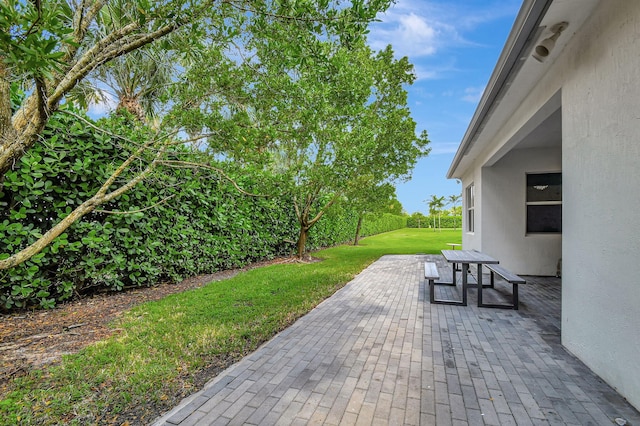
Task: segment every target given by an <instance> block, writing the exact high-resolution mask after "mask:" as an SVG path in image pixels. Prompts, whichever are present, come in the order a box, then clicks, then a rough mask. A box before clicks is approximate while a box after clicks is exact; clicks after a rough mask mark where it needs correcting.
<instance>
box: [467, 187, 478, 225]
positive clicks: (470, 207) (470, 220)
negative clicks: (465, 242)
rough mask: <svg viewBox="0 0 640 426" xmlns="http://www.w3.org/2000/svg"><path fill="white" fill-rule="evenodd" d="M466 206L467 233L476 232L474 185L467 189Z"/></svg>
mask: <svg viewBox="0 0 640 426" xmlns="http://www.w3.org/2000/svg"><path fill="white" fill-rule="evenodd" d="M465 192H466V205H467V232H473V231H474V230H475V219H474V205H475V198H476V195H475V189H474V186H473V183H472V184H471V185H469V186H467V189H466V191H465Z"/></svg>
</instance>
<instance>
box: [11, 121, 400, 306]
mask: <svg viewBox="0 0 640 426" xmlns="http://www.w3.org/2000/svg"><path fill="white" fill-rule="evenodd" d="M131 123H132V121H131V117H129V116H128V115H126V114H122V115H114V116H112V117H111V118H109V119H103V120H102V121H101V123H100V125H101V127H102V128H103V129H108V130H109V131H110V132H111V134H119V135H126V136H127V138H125V139H123V138H121V137H119V138H114V137H112V136H109V135H108V134H105V133H103V132H99V131H97V130H95V129H94V128H92V127H90V126H86V125H81V124H80V122H78V120H77V119H76V117H75V116H70V115H62V114H58V115H56V117H53V118H52V119H51V120H50V122H49V126H48V127H47V129H46V130H45V132H44V135H45V136H46V140H45V141H44V142H43V143H42V144H41V145H39V146H37V147H34V149H32V150H31V151H30V152H29V153H27V154H26V155H24V156H23V157H22V158H21V160H20V167H19V168H16V169H15V170H13V171H11V172H10V173H8V174H7V175H6V179H5V181H4V182H3V185H2V187H0V188H1V189H0V259H2V258H6V257H8V256H9V253H11V252H12V251H14V250H15V249H19V248H20V247H22V246H24V245H28V244H30V243H31V242H32V241H34V240H35V239H37V238H39V236H40V235H41V234H42V233H44V232H46V230H47V229H48V228H49V227H51V225H52V223H54V222H55V221H56V220H58V219H59V218H60V217H63V216H65V215H66V214H68V213H69V212H70V211H71V210H72V209H74V208H75V207H76V206H77V205H78V204H80V203H82V202H83V201H84V199H85V198H87V197H89V196H90V194H92V193H94V192H95V191H96V190H97V187H98V185H99V182H101V181H103V180H104V179H105V176H108V175H109V174H110V173H111V170H112V169H113V167H114V164H117V163H118V162H119V159H118V156H128V155H129V152H130V151H131V150H132V149H134V148H135V145H136V143H135V141H136V140H144V139H146V138H148V137H149V135H148V133H146V132H147V131H145V130H143V128H140V127H136V126H132V125H131ZM126 144H129V145H130V146H126ZM181 150H182V151H184V152H182V153H181V154H180V155H181V156H182V157H183V158H186V156H191V157H194V160H198V161H200V160H199V159H198V158H197V157H199V156H200V155H201V153H199V152H198V151H193V152H189V150H188V149H187V148H181ZM220 166H221V167H224V168H225V169H226V170H227V171H228V174H229V175H231V176H232V177H233V178H234V182H235V184H237V185H238V186H239V187H241V188H244V189H245V190H248V191H251V192H254V193H257V194H265V193H271V194H273V195H271V196H269V197H262V196H257V197H256V196H249V195H246V194H243V193H241V192H239V191H238V190H237V189H236V188H235V186H234V185H233V184H232V183H231V182H230V181H229V180H227V179H225V178H223V177H221V176H220V175H219V174H218V173H215V172H209V171H207V170H204V169H201V168H195V169H194V168H174V167H168V168H158V169H157V170H156V172H155V173H154V174H153V175H151V176H150V177H149V179H148V181H147V183H146V184H145V185H143V186H140V187H139V189H137V190H136V191H132V192H129V193H126V194H123V195H122V196H121V197H120V198H119V199H118V200H114V201H111V202H109V203H107V204H105V205H103V206H101V207H102V208H101V209H99V210H94V211H93V212H92V213H90V214H88V215H87V216H85V218H84V219H83V220H80V221H77V222H75V223H74V224H73V225H72V226H71V227H70V228H69V229H68V230H67V231H66V232H65V233H64V234H63V235H61V237H59V238H57V239H56V240H54V242H53V243H52V244H51V245H49V246H48V247H45V248H44V249H43V251H42V252H41V253H40V254H39V255H37V256H35V257H33V258H31V259H30V260H29V261H27V262H25V263H23V264H22V265H19V266H18V267H15V268H11V269H8V270H5V271H2V272H0V283H1V284H0V302H1V303H2V309H16V308H24V307H27V306H34V305H35V306H40V307H45V308H47V307H53V306H54V305H55V304H56V303H57V302H59V301H62V300H66V299H68V298H70V297H72V296H73V295H74V294H82V293H86V292H88V291H96V290H110V291H117V290H121V289H123V288H129V287H135V286H141V285H154V284H156V283H157V282H159V281H163V280H166V281H177V280H180V279H181V278H184V277H187V276H193V275H197V274H201V273H211V272H214V271H217V270H220V269H228V268H234V267H239V266H242V265H245V264H247V263H249V262H253V261H256V260H262V259H270V258H273V257H276V256H280V255H288V254H290V253H291V250H292V249H293V243H292V241H293V240H294V239H295V235H296V228H297V221H296V218H295V216H294V212H293V210H292V209H291V198H290V195H288V194H286V191H285V192H284V193H282V192H281V191H279V190H278V188H286V187H287V185H288V184H287V182H285V181H283V179H284V176H282V175H278V174H276V175H274V174H272V173H271V172H269V171H268V170H265V169H259V168H255V167H251V166H248V165H243V164H239V163H229V162H227V163H225V164H222V165H220ZM131 173H135V170H131ZM127 178H128V177H127V176H126V175H125V176H123V177H122V179H123V180H126V179H127ZM149 206H153V208H148V207H149ZM122 212H125V213H126V212H128V214H119V213H122ZM382 219H383V222H385V221H388V220H387V219H385V218H384V217H383V218H382ZM369 220H370V222H371V226H372V228H373V229H374V230H373V231H372V232H384V231H388V230H390V229H394V228H392V227H389V226H387V225H384V224H380V225H374V224H375V223H377V222H376V216H372V217H371V218H370V219H369ZM356 222H357V215H356V213H355V212H354V211H353V210H352V209H350V206H348V205H344V206H341V207H339V208H335V209H333V211H332V212H331V213H330V214H328V215H327V217H326V218H325V220H323V221H322V223H321V226H320V227H319V228H318V229H317V231H316V232H314V233H313V234H312V237H311V242H310V245H311V246H312V247H314V248H319V247H325V246H333V245H335V244H338V243H341V242H344V241H347V240H348V239H350V238H351V236H352V234H353V230H354V229H355V226H356Z"/></svg>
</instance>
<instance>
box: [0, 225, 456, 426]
mask: <svg viewBox="0 0 640 426" xmlns="http://www.w3.org/2000/svg"><path fill="white" fill-rule="evenodd" d="M460 240H461V234H460V231H457V232H454V231H446V230H445V231H443V232H442V233H437V234H434V233H433V232H430V231H429V230H425V229H421V230H418V229H401V230H398V231H394V232H388V233H385V234H381V235H379V236H376V237H369V238H366V239H364V240H363V241H362V244H361V245H359V246H340V247H334V248H331V249H328V250H323V251H320V252H317V253H315V255H316V256H318V257H321V258H323V259H324V260H323V261H322V262H319V263H311V264H301V263H297V264H291V263H288V264H280V265H273V266H269V267H265V268H260V269H254V270H251V271H248V272H246V273H242V274H240V275H238V276H236V277H235V278H233V279H229V280H226V281H220V282H214V283H211V284H209V285H208V286H206V287H204V288H202V289H198V290H194V291H189V292H185V293H182V294H177V295H173V296H170V297H168V298H166V299H164V300H161V301H158V302H152V303H147V304H144V305H141V306H139V307H137V308H135V309H133V310H132V311H131V312H129V313H128V314H127V315H126V316H125V317H124V318H122V320H120V321H119V322H118V323H117V324H114V327H117V328H118V329H119V330H121V331H120V333H118V334H116V335H114V336H113V337H111V338H109V339H108V340H106V341H104V342H101V343H99V344H97V345H94V346H90V347H88V348H86V349H85V350H83V351H82V352H80V353H79V354H77V355H71V356H68V357H65V358H64V360H63V361H62V363H61V365H59V366H56V367H49V368H47V369H45V370H43V371H34V372H30V373H29V374H28V375H26V376H24V377H21V378H17V379H14V380H13V381H12V382H11V383H9V387H10V390H9V392H8V393H7V394H6V395H5V396H4V397H3V398H4V399H3V400H2V401H0V423H2V424H23V425H35V424H38V425H46V424H62V423H69V422H75V423H78V424H105V423H109V422H115V420H113V419H118V415H120V414H122V415H123V418H125V419H127V418H130V417H128V416H131V415H135V416H136V417H138V418H143V416H144V414H145V413H144V412H143V411H142V410H141V407H144V406H146V405H147V404H153V405H155V406H157V407H158V408H159V409H160V410H168V409H170V408H171V407H173V406H174V405H175V404H176V403H177V402H178V401H179V400H180V399H181V398H182V397H184V396H186V394H187V393H191V392H193V390H194V386H202V384H203V383H202V382H197V381H196V377H197V376H198V373H199V372H202V371H205V370H206V368H207V366H210V365H221V366H228V365H230V364H231V363H233V362H235V361H237V360H238V359H239V358H240V357H242V356H244V355H247V354H248V353H250V352H252V351H253V350H255V349H256V348H257V347H258V346H259V345H260V344H261V343H262V342H264V341H265V340H267V339H269V338H271V337H272V336H273V335H274V334H275V333H277V332H278V331H280V330H282V329H283V328H285V327H287V326H288V325H290V324H291V323H292V322H293V321H295V320H296V319H297V318H298V317H300V316H302V315H304V314H305V313H307V312H308V311H309V310H311V309H312V308H313V307H314V306H315V305H317V304H318V303H319V302H321V301H322V300H324V299H325V298H326V297H328V296H330V295H331V294H333V293H334V292H335V291H336V290H337V289H339V288H340V287H342V286H343V285H344V284H345V283H346V282H348V281H349V280H351V279H352V278H353V277H354V276H355V275H356V274H357V273H359V272H360V271H361V270H362V269H364V268H365V267H366V266H368V265H369V264H370V263H371V262H373V261H374V260H376V259H377V258H379V257H380V256H381V255H383V254H415V253H438V252H439V251H440V250H441V249H443V248H447V246H446V244H447V243H450V242H460ZM141 421H147V422H150V421H151V419H149V418H146V419H144V420H141ZM120 423H122V421H120V422H118V424H120Z"/></svg>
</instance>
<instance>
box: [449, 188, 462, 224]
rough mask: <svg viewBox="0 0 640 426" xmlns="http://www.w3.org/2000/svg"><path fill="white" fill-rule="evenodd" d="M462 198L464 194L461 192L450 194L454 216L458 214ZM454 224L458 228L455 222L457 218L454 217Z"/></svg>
mask: <svg viewBox="0 0 640 426" xmlns="http://www.w3.org/2000/svg"><path fill="white" fill-rule="evenodd" d="M461 199H462V195H461V194H457V195H449V200H448V201H449V203H450V204H451V205H452V206H453V207H452V213H453V215H454V216H456V215H458V213H457V212H456V210H457V206H458V203H459V202H460V200H461ZM454 224H455V229H458V225H457V223H456V222H455V219H454Z"/></svg>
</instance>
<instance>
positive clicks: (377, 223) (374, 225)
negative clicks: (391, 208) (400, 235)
mask: <svg viewBox="0 0 640 426" xmlns="http://www.w3.org/2000/svg"><path fill="white" fill-rule="evenodd" d="M406 227H407V217H406V216H398V215H395V214H391V213H383V214H382V215H380V214H379V213H367V214H366V215H365V216H364V220H363V221H362V229H361V230H360V236H362V237H366V236H368V235H376V234H382V233H383V232H389V231H395V230H396V229H402V228H406Z"/></svg>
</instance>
